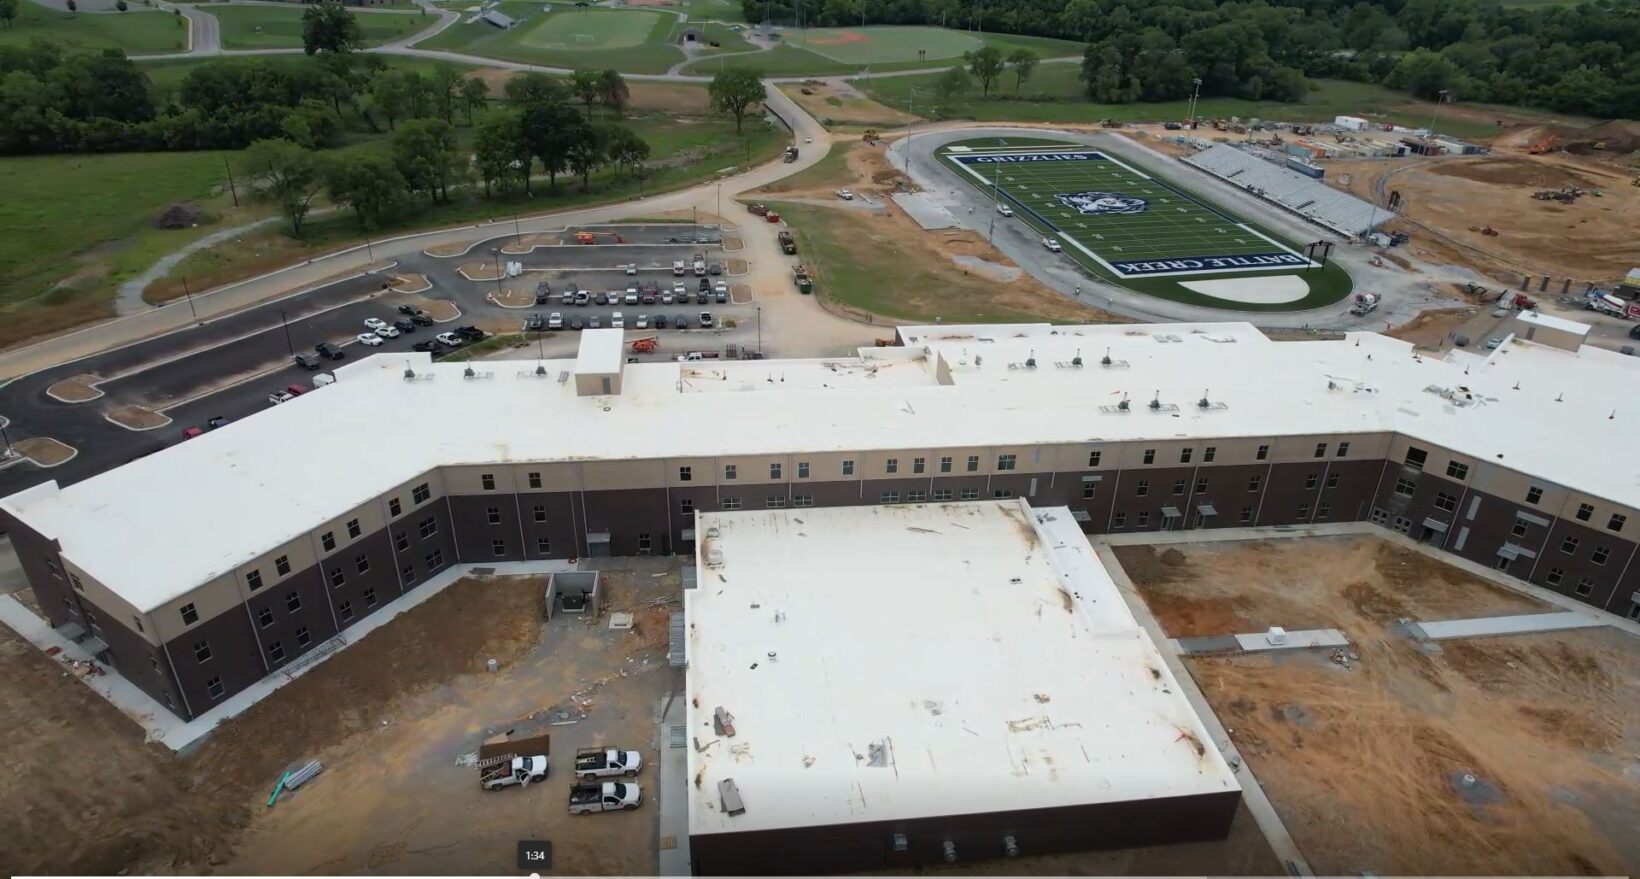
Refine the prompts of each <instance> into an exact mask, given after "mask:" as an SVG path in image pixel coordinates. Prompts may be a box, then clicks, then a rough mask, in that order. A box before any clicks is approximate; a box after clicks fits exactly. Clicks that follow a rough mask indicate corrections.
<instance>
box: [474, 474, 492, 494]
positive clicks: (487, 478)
mask: <svg viewBox="0 0 1640 879" xmlns="http://www.w3.org/2000/svg"><path fill="white" fill-rule="evenodd" d="M478 484H479V486H480V487H481V488H483V489H484V490H485V491H495V474H494V473H481V474H479V476H478Z"/></svg>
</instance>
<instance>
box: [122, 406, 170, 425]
mask: <svg viewBox="0 0 1640 879" xmlns="http://www.w3.org/2000/svg"><path fill="white" fill-rule="evenodd" d="M108 420H109V421H112V422H114V423H115V424H118V425H119V426H121V427H129V428H130V429H132V430H153V429H154V428H156V427H164V426H165V425H167V424H170V423H171V419H170V418H168V417H166V416H164V415H161V414H159V413H158V412H155V411H153V410H152V409H145V408H143V407H141V406H130V405H127V406H115V407H114V408H112V409H110V410H108Z"/></svg>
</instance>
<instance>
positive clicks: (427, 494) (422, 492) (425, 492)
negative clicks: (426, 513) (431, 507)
mask: <svg viewBox="0 0 1640 879" xmlns="http://www.w3.org/2000/svg"><path fill="white" fill-rule="evenodd" d="M432 496H433V489H432V488H431V487H430V486H429V485H428V484H427V483H425V482H423V483H422V484H420V485H418V486H416V487H415V488H412V489H410V499H411V500H414V501H415V502H416V503H418V504H423V503H426V502H427V500H428V498H431V497H432Z"/></svg>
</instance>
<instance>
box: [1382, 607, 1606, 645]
mask: <svg viewBox="0 0 1640 879" xmlns="http://www.w3.org/2000/svg"><path fill="white" fill-rule="evenodd" d="M1604 625H1606V623H1605V621H1603V620H1597V619H1594V618H1592V617H1590V616H1588V615H1586V614H1581V613H1578V612H1576V611H1569V610H1568V611H1561V612H1560V613H1522V614H1512V615H1510V616H1501V617H1471V618H1469V619H1457V620H1428V621H1419V622H1415V623H1408V624H1407V630H1408V631H1410V632H1411V633H1412V636H1413V637H1414V638H1419V639H1422V640H1425V641H1449V640H1452V639H1454V638H1486V637H1490V636H1493V635H1531V634H1534V633H1537V632H1564V631H1566V630H1568V629H1596V628H1600V627H1602V626H1604Z"/></svg>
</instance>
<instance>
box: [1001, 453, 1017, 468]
mask: <svg viewBox="0 0 1640 879" xmlns="http://www.w3.org/2000/svg"><path fill="white" fill-rule="evenodd" d="M1016 460H1017V458H1016V457H1015V456H1014V455H998V456H997V469H998V470H1012V469H1014V462H1015V461H1016Z"/></svg>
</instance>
